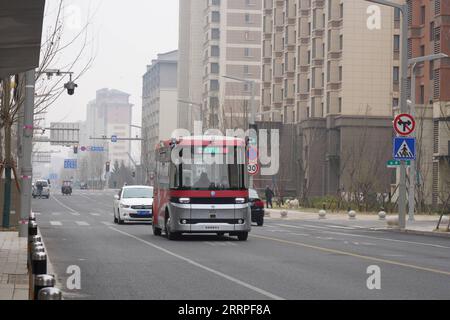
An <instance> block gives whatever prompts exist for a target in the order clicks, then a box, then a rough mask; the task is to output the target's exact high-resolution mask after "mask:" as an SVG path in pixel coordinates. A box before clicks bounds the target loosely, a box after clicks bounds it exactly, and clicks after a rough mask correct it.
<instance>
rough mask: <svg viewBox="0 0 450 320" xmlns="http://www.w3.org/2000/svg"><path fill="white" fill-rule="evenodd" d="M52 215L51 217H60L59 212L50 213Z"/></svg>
mask: <svg viewBox="0 0 450 320" xmlns="http://www.w3.org/2000/svg"><path fill="white" fill-rule="evenodd" d="M52 215H53V216H60V215H61V212H52Z"/></svg>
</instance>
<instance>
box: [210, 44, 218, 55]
mask: <svg viewBox="0 0 450 320" xmlns="http://www.w3.org/2000/svg"><path fill="white" fill-rule="evenodd" d="M211 56H212V57H219V56H220V48H219V46H211Z"/></svg>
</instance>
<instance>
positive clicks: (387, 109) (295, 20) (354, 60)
mask: <svg viewBox="0 0 450 320" xmlns="http://www.w3.org/2000/svg"><path fill="white" fill-rule="evenodd" d="M371 6H372V7H371ZM375 9H376V10H377V11H375V12H379V13H380V17H381V19H380V21H379V23H380V24H381V25H380V26H379V27H378V26H375V27H372V26H371V25H370V24H369V23H368V19H369V18H370V17H371V15H373V12H374V11H373V10H374V7H373V4H371V3H368V2H365V1H361V0H345V1H342V0H326V1H325V0H323V1H320V0H316V1H311V0H285V1H276V0H265V1H264V17H263V27H264V29H263V70H262V77H261V79H262V90H261V99H262V111H263V116H262V118H261V120H262V121H281V122H282V123H285V124H295V125H296V127H297V140H298V142H297V146H298V148H296V149H297V150H298V154H297V159H298V161H297V162H298V170H297V172H298V175H299V178H300V180H301V183H300V184H299V185H300V186H301V188H302V189H305V188H307V189H308V193H309V196H318V195H325V194H336V193H337V192H338V191H343V192H353V191H355V190H353V189H355V184H358V185H359V186H362V185H364V184H365V183H366V182H367V181H369V180H370V179H369V178H373V177H375V178H376V179H374V182H373V185H372V186H371V189H372V190H376V191H377V192H389V191H390V190H389V189H390V182H391V179H392V178H391V176H392V175H393V174H392V173H391V172H389V171H388V170H386V160H388V159H390V157H391V156H392V155H391V154H392V150H391V137H392V116H393V110H394V109H395V108H396V107H398V104H399V82H400V68H399V66H400V63H399V56H400V49H401V46H400V37H399V34H400V14H399V12H398V11H396V10H393V9H391V8H388V7H383V6H376V8H375ZM378 10H379V11H378ZM356 174H357V175H358V177H356V176H355V175H356ZM358 188H359V187H358ZM301 192H303V191H301Z"/></svg>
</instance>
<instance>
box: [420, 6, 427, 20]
mask: <svg viewBox="0 0 450 320" xmlns="http://www.w3.org/2000/svg"><path fill="white" fill-rule="evenodd" d="M425 12H426V11H425V6H421V7H420V24H425Z"/></svg>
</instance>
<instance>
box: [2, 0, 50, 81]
mask: <svg viewBox="0 0 450 320" xmlns="http://www.w3.org/2000/svg"><path fill="white" fill-rule="evenodd" d="M44 6H45V0H0V78H3V77H5V76H8V75H13V74H16V73H20V72H25V71H27V70H30V69H33V68H36V67H38V65H39V53H40V49H41V36H42V22H43V18H44Z"/></svg>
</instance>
